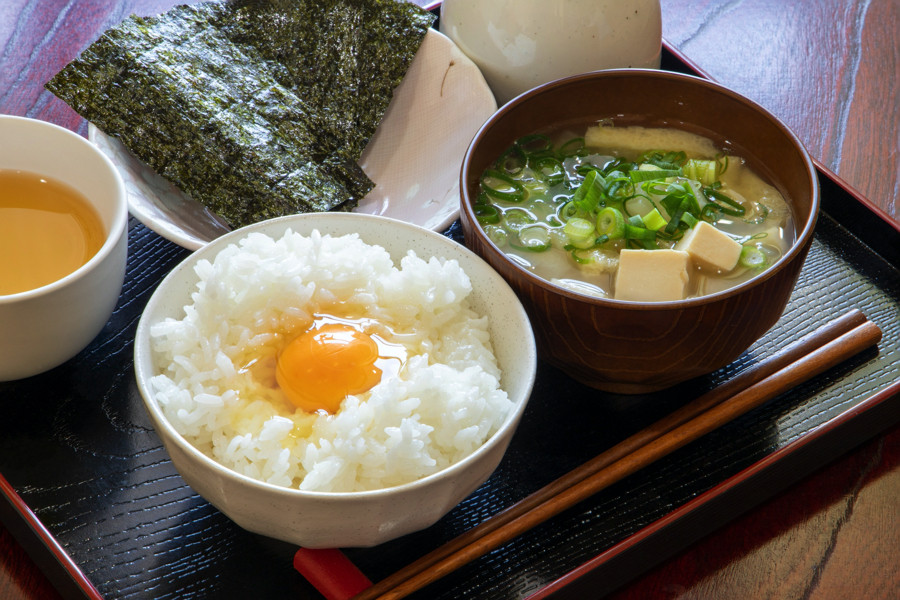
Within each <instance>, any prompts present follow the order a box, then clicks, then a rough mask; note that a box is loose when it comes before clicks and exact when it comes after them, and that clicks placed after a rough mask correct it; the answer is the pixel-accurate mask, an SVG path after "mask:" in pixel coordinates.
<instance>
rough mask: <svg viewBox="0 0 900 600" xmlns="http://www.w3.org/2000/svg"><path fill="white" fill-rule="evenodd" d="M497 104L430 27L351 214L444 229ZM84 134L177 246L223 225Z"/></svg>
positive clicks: (379, 135)
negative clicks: (467, 161)
mask: <svg viewBox="0 0 900 600" xmlns="http://www.w3.org/2000/svg"><path fill="white" fill-rule="evenodd" d="M496 110H497V103H496V101H495V100H494V96H493V94H492V93H491V90H490V88H489V87H488V85H487V83H485V80H484V77H482V75H481V71H479V69H478V67H476V66H475V64H474V63H473V62H472V61H471V60H469V59H468V58H467V57H466V56H465V55H464V54H463V53H462V52H461V51H460V50H459V48H457V46H456V44H454V43H453V42H452V41H450V39H449V38H447V37H446V36H444V35H443V34H441V33H439V32H437V31H435V30H434V29H429V30H428V32H427V34H426V35H425V39H424V41H423V42H422V46H421V47H420V48H419V51H418V53H416V56H415V58H414V59H413V61H412V63H411V64H410V67H409V70H408V71H407V73H406V76H405V77H404V78H403V81H402V82H401V83H400V85H399V86H398V87H397V89H396V90H395V91H394V97H393V99H392V100H391V103H390V105H389V106H388V109H387V111H386V112H385V115H384V118H383V120H382V122H381V124H380V125H379V127H378V129H377V130H376V131H375V135H374V136H372V139H371V140H370V141H369V145H368V146H366V149H365V151H364V152H363V154H362V157H361V158H360V161H359V164H360V166H361V167H362V168H363V170H364V171H365V172H366V175H368V176H369V178H370V179H372V181H373V182H375V188H374V189H373V190H372V191H371V192H369V194H368V195H367V196H366V197H365V198H363V199H362V200H361V201H360V203H359V206H358V207H357V208H355V209H354V212H359V213H368V214H374V215H383V216H386V217H392V218H395V219H399V220H401V221H406V222H409V223H413V224H415V225H420V226H422V227H425V228H427V229H431V230H433V231H442V230H444V229H446V228H447V227H448V226H450V224H451V223H453V221H455V220H456V218H457V217H458V216H459V172H460V168H461V166H462V160H463V156H464V155H465V152H466V149H467V148H468V146H469V142H471V141H472V138H473V137H474V136H475V133H476V132H477V131H478V129H479V128H480V127H481V125H483V124H484V122H485V121H486V120H487V119H488V117H490V116H491V115H492V114H493V113H494V112H495V111H496ZM88 138H89V139H90V140H91V141H92V142H93V143H94V144H96V145H97V147H98V148H100V151H101V152H103V153H104V154H106V155H107V156H109V158H110V159H112V161H113V163H115V165H116V166H117V167H118V169H119V171H120V173H121V174H122V178H123V179H124V180H125V187H126V190H127V193H128V209H129V212H131V214H132V215H134V217H135V218H136V219H137V220H138V221H140V222H141V223H143V224H144V225H146V226H147V227H149V228H150V229H152V230H153V231H155V232H156V233H158V234H159V235H161V236H163V237H164V238H166V239H168V240H170V241H172V242H175V243H176V244H178V245H179V246H183V247H184V248H188V249H190V250H196V249H198V248H200V247H202V246H204V245H206V243H207V242H210V241H212V240H214V239H215V238H217V237H219V236H220V235H223V234H224V233H227V232H228V231H230V228H229V227H228V225H226V224H225V223H224V221H222V220H221V219H219V218H218V217H217V216H216V215H215V214H214V213H212V212H211V211H210V210H208V209H207V208H206V207H205V206H203V205H201V204H200V203H199V202H197V201H195V200H193V199H192V198H190V197H189V196H187V195H186V194H184V193H183V192H181V190H179V189H178V188H176V187H175V186H174V185H172V184H171V183H170V182H169V181H168V180H166V179H164V178H163V177H161V176H160V175H157V174H156V173H155V172H154V171H153V170H152V169H151V168H150V167H148V166H147V165H146V164H144V163H143V162H142V161H141V160H139V159H138V158H136V157H135V156H134V155H133V154H131V152H130V151H128V149H127V148H125V146H124V145H123V144H122V143H121V142H120V141H119V140H118V139H116V138H113V137H110V136H107V135H106V134H104V133H103V132H102V131H100V130H99V129H98V128H97V127H95V126H94V125H93V124H90V125H89V126H88Z"/></svg>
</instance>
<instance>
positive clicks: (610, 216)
mask: <svg viewBox="0 0 900 600" xmlns="http://www.w3.org/2000/svg"><path fill="white" fill-rule="evenodd" d="M597 233H599V234H601V235H605V236H607V237H608V239H610V240H618V239H621V238H622V237H624V236H625V217H624V216H623V215H622V213H621V212H620V211H618V210H616V209H615V208H613V207H612V206H607V207H606V208H604V209H603V210H601V211H600V212H599V213H598V214H597Z"/></svg>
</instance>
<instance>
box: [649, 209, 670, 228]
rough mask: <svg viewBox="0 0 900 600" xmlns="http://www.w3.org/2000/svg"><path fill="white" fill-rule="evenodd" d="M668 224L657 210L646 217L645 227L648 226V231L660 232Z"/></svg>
mask: <svg viewBox="0 0 900 600" xmlns="http://www.w3.org/2000/svg"><path fill="white" fill-rule="evenodd" d="M666 224H667V223H666V220H665V219H664V218H663V216H662V215H661V214H659V210H657V209H656V208H654V209H653V210H651V211H650V212H648V213H647V214H646V215H644V225H646V226H647V229H650V230H652V231H658V230H660V229H662V228H663V227H665V226H666Z"/></svg>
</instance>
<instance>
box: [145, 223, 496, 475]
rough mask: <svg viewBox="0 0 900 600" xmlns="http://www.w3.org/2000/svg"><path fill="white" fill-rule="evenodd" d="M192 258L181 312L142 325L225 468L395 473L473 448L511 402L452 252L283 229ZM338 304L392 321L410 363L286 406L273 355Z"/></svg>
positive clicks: (436, 465) (176, 393)
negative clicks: (400, 250)
mask: <svg viewBox="0 0 900 600" xmlns="http://www.w3.org/2000/svg"><path fill="white" fill-rule="evenodd" d="M195 270H196V273H197V275H198V277H199V282H198V284H197V288H196V291H195V292H194V293H193V294H192V303H191V304H190V305H188V306H185V307H184V312H185V316H184V318H182V319H178V320H176V319H166V320H165V321H163V322H160V323H156V324H154V325H153V326H152V327H151V345H152V350H153V352H154V364H156V365H157V366H158V372H159V375H157V376H155V377H154V378H153V379H152V380H151V388H152V390H153V392H154V396H155V399H156V401H157V402H158V403H159V405H160V406H161V407H162V410H163V412H164V413H165V415H166V417H167V418H168V419H169V421H170V422H171V423H172V425H173V426H174V427H175V429H177V430H178V432H179V433H181V434H182V435H183V436H184V437H185V438H186V439H187V440H188V441H190V442H191V443H192V444H193V445H194V446H195V447H197V448H198V449H199V450H201V451H202V452H204V453H205V454H207V455H208V456H210V457H212V458H213V459H214V460H216V461H218V462H219V463H221V464H222V465H224V466H226V467H229V468H231V469H233V470H235V471H238V472H240V473H243V474H245V475H248V476H250V477H253V478H256V479H259V480H262V481H266V482H269V483H272V484H276V485H282V486H288V487H298V488H300V489H303V490H316V491H329V492H349V491H359V490H370V489H377V488H384V487H389V486H394V485H399V484H403V483H407V482H410V481H413V480H416V479H418V478H421V477H423V476H426V475H429V474H431V473H435V472H437V471H439V470H441V469H444V468H446V467H447V466H449V465H451V464H453V463H455V462H458V461H459V460H461V459H462V458H464V457H466V456H468V455H469V454H471V453H472V452H473V451H474V450H476V449H477V448H478V447H479V446H481V445H482V444H483V443H484V442H485V441H486V440H487V439H488V438H489V437H490V436H491V435H492V434H493V433H494V432H495V431H497V429H498V428H499V426H500V425H501V423H502V422H503V421H504V419H505V418H506V416H507V414H508V413H509V412H510V410H511V409H512V402H511V401H510V400H509V398H508V397H507V395H506V393H505V392H504V391H503V390H501V389H500V383H499V379H500V371H499V368H498V366H497V361H496V359H495V357H494V355H493V352H492V349H491V344H490V339H489V334H488V329H487V327H488V322H487V318H486V317H484V316H480V315H477V314H475V312H474V311H473V310H472V308H471V307H470V302H469V294H470V293H471V291H472V286H471V283H470V281H469V279H468V277H467V276H466V274H465V272H464V271H463V270H462V268H461V267H460V266H459V264H458V263H457V262H456V261H455V260H439V259H436V258H431V259H430V260H428V261H424V260H422V259H420V258H418V257H417V256H416V255H415V253H414V252H412V251H410V252H409V253H408V254H407V256H405V257H404V258H403V259H402V260H401V261H400V265H399V267H396V266H395V265H394V264H393V261H392V260H391V257H390V255H389V254H388V253H387V251H385V250H384V249H383V248H381V247H379V246H372V245H367V244H365V243H364V242H363V241H361V240H360V239H359V237H358V236H357V235H348V236H341V237H332V236H329V235H321V234H319V232H316V231H314V232H313V233H312V234H311V235H309V236H303V235H300V234H297V233H293V232H291V231H288V232H287V233H285V235H284V236H283V237H281V238H280V239H277V240H274V239H272V238H270V237H268V236H266V235H263V234H260V233H253V234H250V235H248V236H246V237H245V238H244V239H242V240H241V242H240V243H239V245H235V244H232V245H230V246H228V247H226V248H225V249H224V250H222V251H221V252H220V253H219V254H218V255H217V256H216V257H215V259H214V260H213V262H209V261H207V260H203V261H200V262H199V263H198V264H197V266H196V268H195ZM338 311H340V312H347V311H351V312H354V313H358V314H364V315H365V316H368V317H372V318H375V319H377V320H378V321H379V322H380V323H384V324H386V325H387V326H389V327H390V328H391V329H392V330H393V331H395V332H398V336H397V339H394V340H393V341H395V342H398V341H399V342H402V343H403V344H404V345H405V346H406V348H407V353H408V358H407V360H406V363H405V365H404V367H403V368H402V370H401V372H400V376H399V378H387V377H385V378H383V379H382V381H381V382H380V383H379V384H377V385H376V386H375V387H373V388H372V389H371V390H369V391H368V392H366V393H363V394H360V395H358V396H348V397H347V398H346V399H345V400H344V402H343V404H342V405H341V409H340V410H339V411H338V412H337V413H336V414H334V415H330V414H327V413H326V412H324V411H319V412H317V413H308V412H305V411H302V410H299V409H296V408H294V406H293V405H292V404H290V403H289V402H288V401H287V400H286V399H285V397H284V396H283V394H282V392H281V391H280V390H278V389H277V385H276V384H275V383H274V374H273V371H274V369H273V365H274V358H273V357H274V353H275V352H276V351H277V348H278V347H280V346H279V344H283V343H284V339H285V337H286V336H287V335H288V334H290V332H292V331H293V332H295V331H297V330H298V329H299V330H303V329H305V328H307V327H308V326H309V324H310V323H311V319H312V315H313V314H314V313H319V312H324V313H332V314H336V313H337V312H338Z"/></svg>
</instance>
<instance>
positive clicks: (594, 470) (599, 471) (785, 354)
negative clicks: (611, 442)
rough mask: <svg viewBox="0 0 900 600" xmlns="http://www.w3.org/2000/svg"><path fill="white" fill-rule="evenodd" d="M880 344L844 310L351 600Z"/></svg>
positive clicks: (461, 556)
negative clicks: (843, 312) (837, 315)
mask: <svg viewBox="0 0 900 600" xmlns="http://www.w3.org/2000/svg"><path fill="white" fill-rule="evenodd" d="M880 339H881V330H880V329H879V328H878V327H877V326H876V325H875V324H874V323H871V322H869V321H867V320H866V318H865V316H864V315H863V314H862V313H861V312H859V311H858V310H855V309H854V310H851V311H848V312H847V313H845V314H844V315H842V316H841V317H838V318H837V319H834V320H833V321H831V322H829V323H826V324H825V325H823V326H821V327H819V328H818V329H816V330H815V331H813V332H812V333H810V334H808V335H806V336H804V337H803V338H801V339H800V340H798V341H796V342H794V343H792V344H790V345H789V346H786V347H785V348H783V349H782V350H781V351H779V352H777V353H776V354H774V355H772V356H771V357H769V358H767V359H765V360H763V361H761V362H760V363H757V364H756V365H754V366H753V367H751V368H748V369H747V370H745V371H744V372H743V373H741V374H739V375H738V376H736V377H734V378H732V379H731V380H729V381H728V382H726V383H724V384H722V385H720V386H719V387H717V388H715V389H713V390H711V391H710V392H708V393H706V394H704V395H703V396H701V397H699V398H697V399H696V400H694V401H692V402H690V403H688V404H687V405H685V406H684V407H682V408H680V409H678V410H677V411H675V412H673V413H671V414H670V415H668V416H667V417H665V418H663V419H661V420H660V421H658V422H656V423H654V424H653V425H650V426H649V427H647V428H645V429H643V430H641V431H640V432H638V433H636V434H635V435H633V436H631V437H629V438H628V439H626V440H624V441H622V442H620V443H619V444H617V445H616V446H614V447H612V448H610V449H609V450H607V451H606V452H603V453H602V454H600V455H598V456H597V457H595V458H593V459H592V460H590V461H588V462H587V463H585V464H584V465H582V466H580V467H578V468H576V469H574V470H573V471H570V472H569V473H567V474H566V475H564V476H562V477H560V478H559V479H557V480H555V481H553V482H551V483H550V484H548V485H546V486H544V487H543V488H541V489H540V490H538V491H536V492H534V493H533V494H531V495H529V496H528V497H526V498H525V499H523V500H521V501H520V502H518V503H516V504H514V505H512V506H510V507H509V508H507V509H506V510H504V511H502V512H500V513H498V514H497V515H495V516H493V517H491V518H490V519H488V520H486V521H484V522H483V523H481V524H480V525H478V526H476V527H474V528H473V529H471V530H469V531H468V532H466V533H464V534H462V535H460V536H458V537H457V538H455V539H453V540H451V541H450V542H448V543H447V544H444V545H443V546H441V547H440V548H437V549H436V550H434V551H433V552H431V553H429V554H427V555H425V556H424V557H422V558H421V559H419V560H417V561H415V562H413V563H411V564H409V565H407V566H406V567H404V568H403V569H401V570H399V571H397V572H396V573H394V574H393V575H390V576H389V577H387V578H385V579H383V580H382V581H380V582H378V583H376V584H375V585H373V586H372V587H370V588H368V589H366V590H364V591H362V592H361V593H359V594H357V595H356V596H354V599H353V600H374V599H376V598H377V599H379V600H388V599H397V598H403V597H405V596H407V595H409V594H411V593H413V592H414V591H416V590H418V589H421V588H422V587H424V586H426V585H428V584H429V583H431V582H433V581H435V580H437V579H439V578H440V577H443V576H444V575H446V574H448V573H450V572H452V571H454V570H456V569H457V568H459V567H461V566H463V565H465V564H467V563H468V562H471V561H472V560H474V559H476V558H478V557H480V556H482V555H484V554H486V553H487V552H489V551H491V550H493V549H495V548H497V547H499V546H500V545H502V544H504V543H506V542H508V541H509V540H511V539H513V538H514V537H516V536H518V535H520V534H521V533H524V532H525V531H527V530H529V529H531V528H533V527H535V526H537V525H539V524H540V523H543V522H544V521H546V520H547V519H549V518H551V517H553V516H555V515H557V514H559V513H560V512H562V511H564V510H566V509H568V508H570V507H572V506H574V505H575V504H577V503H578V502H580V501H582V500H584V499H586V498H588V497H590V496H592V495H593V494H595V493H597V492H599V491H600V490H602V489H603V488H605V487H608V486H609V485H611V484H613V483H615V482H617V481H619V480H621V479H622V478H624V477H626V476H627V475H630V474H632V473H634V472H635V471H638V470H639V469H641V468H643V467H644V466H646V465H648V464H650V463H652V462H653V461H655V460H657V459H659V458H661V457H662V456H665V455H666V454H669V453H671V452H673V451H675V450H677V449H678V448H681V447H682V446H684V445H686V444H687V443H689V442H691V441H693V440H695V439H697V438H699V437H700V436H702V435H704V434H706V433H709V432H710V431H713V430H714V429H716V428H718V427H720V426H722V425H724V424H725V423H727V422H729V421H731V420H733V419H735V418H737V417H738V416H740V415H742V414H744V413H746V412H747V411H749V410H751V409H753V408H755V407H757V406H759V405H761V404H763V403H764V402H766V401H768V400H771V399H772V398H774V397H775V396H778V395H779V394H781V393H783V392H785V391H787V390H789V389H791V388H792V387H795V386H797V385H799V384H800V383H803V382H804V381H807V380H809V379H810V378H812V377H814V376H816V375H818V374H820V373H822V372H823V371H825V370H827V369H829V368H831V367H833V366H835V365H837V364H839V363H840V362H842V361H844V360H846V359H847V358H849V357H850V356H852V355H854V354H856V353H858V352H861V351H862V350H864V349H865V348H868V347H870V346H873V345H875V344H877V343H878V340H880Z"/></svg>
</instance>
